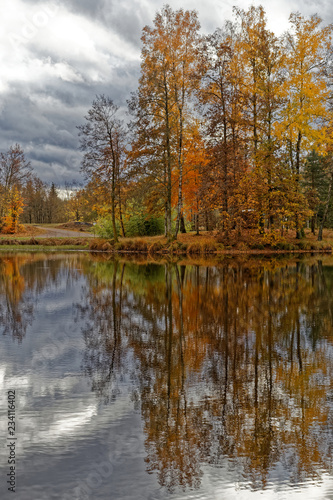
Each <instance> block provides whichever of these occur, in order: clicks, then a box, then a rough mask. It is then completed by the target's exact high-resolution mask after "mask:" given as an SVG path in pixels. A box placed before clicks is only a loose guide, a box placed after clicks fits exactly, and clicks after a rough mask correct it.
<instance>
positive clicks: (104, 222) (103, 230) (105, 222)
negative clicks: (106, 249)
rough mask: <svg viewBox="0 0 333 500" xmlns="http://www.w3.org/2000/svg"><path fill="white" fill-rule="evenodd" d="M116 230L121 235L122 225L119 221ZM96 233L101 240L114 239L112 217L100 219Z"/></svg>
mask: <svg viewBox="0 0 333 500" xmlns="http://www.w3.org/2000/svg"><path fill="white" fill-rule="evenodd" d="M116 229H117V233H118V234H120V224H119V222H118V221H116ZM95 231H96V234H97V235H98V236H100V237H101V238H114V235H113V227H112V218H111V216H108V217H103V218H101V219H99V220H98V222H97V224H96V226H95Z"/></svg>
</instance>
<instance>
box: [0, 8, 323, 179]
mask: <svg viewBox="0 0 333 500" xmlns="http://www.w3.org/2000/svg"><path fill="white" fill-rule="evenodd" d="M169 3H170V5H171V7H172V8H174V9H178V8H180V7H182V8H184V9H196V10H197V11H198V15H199V20H200V23H201V26H202V31H203V32H205V33H208V32H212V31H214V30H215V29H216V28H217V27H221V26H222V25H223V24H224V22H225V21H226V20H227V19H230V18H231V16H232V6H233V5H234V4H237V5H238V6H239V7H241V8H247V7H248V6H249V5H250V4H251V2H248V1H247V0H238V1H236V0H235V1H233V0H225V1H222V0H205V1H204V0H184V1H181V0H173V1H170V2H169ZM256 3H261V4H262V5H263V6H264V8H265V9H266V12H267V16H268V21H269V22H270V21H271V23H273V25H274V29H277V30H278V31H280V32H281V30H283V29H286V27H287V21H288V16H289V14H290V12H291V11H296V10H299V11H301V12H302V13H303V14H304V15H310V14H313V13H316V12H317V13H318V15H319V16H321V17H322V18H323V20H324V22H325V23H326V24H327V23H329V22H331V20H332V18H333V6H331V4H330V2H328V1H325V0H318V1H316V2H313V1H311V0H302V1H301V0H289V1H287V0H281V1H280V2H279V3H278V2H271V1H270V0H262V1H261V2H256ZM161 7H162V3H160V2H159V1H157V0H145V1H143V0H130V1H123V2H119V0H94V1H92V0H2V1H1V3H0V19H1V23H2V30H0V65H1V76H0V129H1V134H0V151H4V150H6V149H7V148H8V147H9V146H10V145H12V144H15V143H19V144H20V145H21V146H22V147H23V149H24V151H25V152H26V154H27V157H28V158H29V159H30V160H31V163H32V166H33V168H34V170H35V172H36V174H37V175H38V176H39V177H40V178H41V179H43V180H44V181H47V182H56V183H57V184H58V185H59V186H61V185H64V184H65V182H71V181H72V180H73V179H77V180H78V181H82V180H83V178H82V176H81V174H80V160H81V153H80V152H79V150H78V146H79V141H78V134H77V128H76V127H77V125H80V124H82V123H83V122H84V116H85V115H86V114H87V111H88V109H89V108H90V106H91V103H92V101H93V99H94V98H95V96H96V95H97V94H106V95H108V96H110V97H111V98H112V99H113V100H114V102H115V103H116V104H117V105H118V106H120V114H121V116H122V117H125V118H126V99H128V98H129V97H130V93H131V92H133V91H135V90H136V88H137V82H138V78H139V75H140V49H141V41H140V36H141V33H142V28H143V27H144V26H145V25H146V24H150V25H151V24H152V22H153V18H154V16H155V13H156V11H157V10H159V9H160V8H161Z"/></svg>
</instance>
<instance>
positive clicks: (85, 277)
mask: <svg viewBox="0 0 333 500" xmlns="http://www.w3.org/2000/svg"><path fill="white" fill-rule="evenodd" d="M199 264H202V263H196V262H194V263H189V262H184V263H181V264H176V263H172V262H164V263H162V264H158V263H148V264H147V263H146V264H138V263H135V262H130V261H122V260H105V258H104V257H92V256H86V255H80V256H79V255H72V256H67V257H66V258H65V257H63V256H62V257H58V258H57V257H53V258H51V257H48V258H46V257H43V258H42V257H41V256H39V257H38V256H36V255H34V256H31V255H29V254H27V255H26V256H17V255H16V256H6V257H5V258H3V259H1V264H0V265H1V279H0V296H1V301H0V303H1V309H0V314H1V319H2V321H3V325H4V326H3V330H2V331H3V333H6V334H8V333H9V332H11V333H12V335H13V336H14V338H16V339H18V340H20V341H21V342H22V339H23V337H24V336H25V335H26V330H27V325H29V324H30V323H31V322H32V321H33V318H34V301H35V300H36V297H37V296H38V294H40V293H41V291H42V290H44V291H45V290H46V289H49V290H50V293H51V292H52V291H54V290H55V289H56V288H57V286H58V284H59V283H60V282H61V283H63V282H64V280H65V281H66V282H68V283H69V284H70V285H71V286H72V287H75V286H80V289H81V297H80V300H79V301H78V300H74V303H73V324H74V323H76V326H77V327H78V332H79V334H80V336H81V339H83V341H84V350H83V353H82V363H81V369H82V373H84V375H85V377H86V379H87V380H89V381H90V388H91V389H92V391H93V393H94V394H95V397H96V398H97V399H98V401H99V402H100V403H102V404H103V405H106V406H108V405H112V404H114V403H115V402H116V401H117V399H118V398H120V397H121V396H122V393H123V391H126V390H127V391H128V390H129V391H130V393H131V402H130V404H131V406H132V408H134V409H136V410H137V411H139V412H140V415H141V419H142V427H143V433H144V440H145V462H146V466H145V467H146V471H147V472H149V473H154V475H156V477H157V478H158V481H159V484H160V485H161V486H163V487H164V489H165V490H164V491H168V492H169V493H172V492H173V491H179V489H182V490H183V491H185V492H186V491H188V490H189V489H197V488H200V487H201V484H202V480H203V476H204V474H205V473H206V472H207V470H209V469H211V468H220V469H221V470H223V469H225V468H226V467H227V468H228V469H229V470H230V471H233V475H231V476H230V477H231V478H232V477H233V479H234V480H235V478H236V477H237V481H238V482H241V483H242V484H243V485H246V487H247V488H251V489H252V490H263V489H266V488H270V487H272V484H275V485H279V484H282V483H284V484H288V485H300V484H303V483H306V482H307V481H316V482H319V481H320V480H321V479H322V477H323V475H324V474H326V473H331V471H332V452H333V436H332V423H333V412H332V408H333V407H332V397H333V392H332V389H333V382H332V380H333V378H332V376H333V373H332V369H333V349H332V347H333V344H332V340H333V299H332V294H331V291H332V287H333V266H332V264H333V262H332V261H330V260H329V259H326V261H322V260H317V259H315V258H313V259H312V260H304V261H292V260H281V261H274V260H268V261H260V260H255V259H248V260H247V261H245V262H242V263H239V262H237V260H230V261H229V260H228V261H226V262H222V263H219V264H218V265H215V266H212V267H211V266H209V265H207V263H206V264H205V263H204V265H199ZM28 341H29V339H28V336H27V335H26V337H25V338H24V342H28ZM69 363H70V362H69ZM68 366H69V365H68ZM68 366H66V367H65V368H64V369H66V370H68ZM87 460H88V459H87ZM129 476H130V472H129ZM147 477H148V476H147ZM129 480H130V479H129ZM229 480H230V478H229ZM96 498H100V497H99V496H96ZM101 498H102V497H101ZM182 498H185V496H184V497H182Z"/></svg>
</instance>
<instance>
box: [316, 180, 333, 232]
mask: <svg viewBox="0 0 333 500" xmlns="http://www.w3.org/2000/svg"><path fill="white" fill-rule="evenodd" d="M332 185H333V172H332V173H331V178H330V183H329V186H328V193H327V199H326V203H325V209H324V215H323V218H322V220H321V222H320V226H319V232H318V241H322V239H323V228H324V224H325V220H326V217H327V212H328V206H329V204H330V201H331V194H332Z"/></svg>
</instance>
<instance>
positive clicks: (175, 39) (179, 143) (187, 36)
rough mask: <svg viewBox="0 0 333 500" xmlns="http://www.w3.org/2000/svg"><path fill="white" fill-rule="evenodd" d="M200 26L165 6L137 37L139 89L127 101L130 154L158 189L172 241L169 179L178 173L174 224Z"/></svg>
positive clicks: (180, 207) (191, 14)
mask: <svg viewBox="0 0 333 500" xmlns="http://www.w3.org/2000/svg"><path fill="white" fill-rule="evenodd" d="M198 31H199V22H198V18H197V14H196V12H194V11H183V9H179V10H177V11H173V10H172V9H171V7H170V6H168V5H166V6H165V7H164V8H163V9H162V10H161V12H158V13H157V14H156V16H155V19H154V26H153V27H150V26H146V27H145V28H144V29H143V34H142V44H143V47H142V52H141V57H142V63H141V77H140V80H139V89H138V91H137V93H136V95H134V96H133V98H132V100H131V101H130V103H129V105H130V109H131V112H132V114H133V116H134V121H135V122H136V125H137V127H136V131H135V140H134V142H133V146H132V149H133V155H132V157H134V158H136V160H137V161H139V162H141V165H143V166H144V168H145V170H146V173H147V174H148V176H149V177H150V178H153V179H154V181H155V183H157V184H159V185H160V186H161V188H162V192H161V195H162V196H163V198H164V207H165V220H166V224H165V225H166V230H165V233H166V236H167V237H168V238H171V217H172V190H173V185H172V184H173V181H172V176H173V173H174V172H175V170H177V182H178V186H177V191H178V196H177V205H176V208H177V221H176V228H175V237H177V233H178V231H179V226H180V222H181V219H182V217H183V168H184V134H185V133H186V129H187V125H188V123H189V119H190V116H191V103H192V97H193V93H194V90H195V88H196V86H197V84H198V80H197V78H196V74H197V73H196V71H195V68H196V66H197V63H198V58H197V46H198V40H199V35H198Z"/></svg>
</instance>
